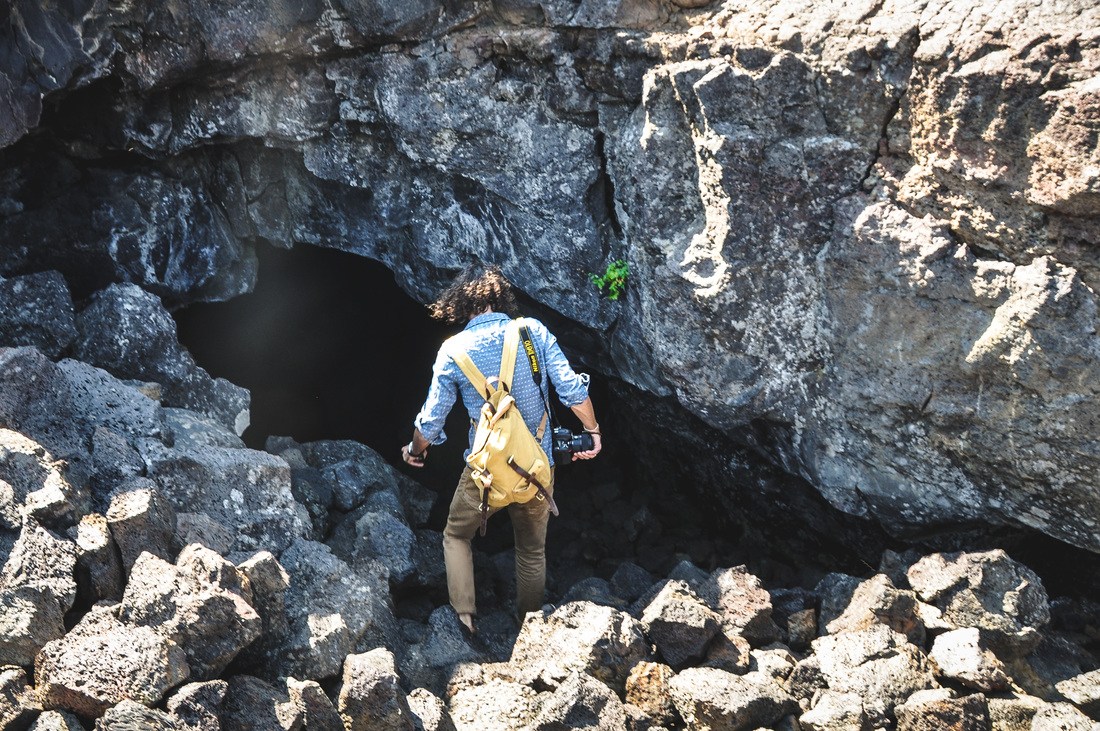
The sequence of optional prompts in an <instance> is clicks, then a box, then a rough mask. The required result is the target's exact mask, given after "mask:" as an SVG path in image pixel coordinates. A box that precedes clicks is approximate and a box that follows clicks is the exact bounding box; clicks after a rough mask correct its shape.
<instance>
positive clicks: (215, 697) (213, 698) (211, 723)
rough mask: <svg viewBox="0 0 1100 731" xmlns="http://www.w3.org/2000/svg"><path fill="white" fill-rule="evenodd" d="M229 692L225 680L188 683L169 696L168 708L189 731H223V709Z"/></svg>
mask: <svg viewBox="0 0 1100 731" xmlns="http://www.w3.org/2000/svg"><path fill="white" fill-rule="evenodd" d="M228 690H229V684H228V683H226V682H225V681H224V680H209V681H206V682H203V683H188V684H187V685H184V686H182V687H181V688H179V689H178V690H177V691H176V692H174V693H173V694H172V695H171V696H169V698H168V703H167V704H166V706H167V708H168V712H169V713H170V714H172V716H173V717H175V718H177V719H178V720H179V721H180V723H181V724H182V725H183V726H184V727H185V728H187V729H188V731H221V707H222V703H223V702H224V701H225V694H226V693H227V692H228Z"/></svg>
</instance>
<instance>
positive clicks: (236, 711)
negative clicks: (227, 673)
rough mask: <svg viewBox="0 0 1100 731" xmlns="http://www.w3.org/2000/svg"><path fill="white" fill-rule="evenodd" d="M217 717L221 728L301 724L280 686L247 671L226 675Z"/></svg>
mask: <svg viewBox="0 0 1100 731" xmlns="http://www.w3.org/2000/svg"><path fill="white" fill-rule="evenodd" d="M220 718H221V724H222V729H223V731H295V729H299V728H301V725H300V719H299V718H298V714H297V709H296V708H294V706H292V705H291V703H290V697H289V696H288V695H287V694H286V693H285V692H284V691H283V690H282V689H280V688H279V687H277V686H275V685H272V684H270V683H267V682H264V681H263V680H260V679H259V678H254V677H252V676H250V675H234V676H233V677H232V678H229V680H228V688H227V689H226V693H225V700H224V701H223V702H222V706H221V713H220Z"/></svg>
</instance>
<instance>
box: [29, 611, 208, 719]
mask: <svg viewBox="0 0 1100 731" xmlns="http://www.w3.org/2000/svg"><path fill="white" fill-rule="evenodd" d="M117 612H118V610H117V607H109V606H97V607H93V608H92V610H91V611H90V612H89V613H88V614H86V615H85V616H84V618H83V619H81V620H80V622H79V623H78V624H77V625H76V626H75V627H73V628H72V630H70V631H69V633H68V634H66V635H65V636H64V637H62V638H60V639H57V640H54V641H53V642H51V643H49V644H48V645H46V646H45V647H44V648H43V649H42V651H41V652H40V653H39V654H38V658H37V660H36V661H35V672H34V675H35V692H36V693H37V694H38V696H39V698H41V700H42V704H43V705H44V706H45V707H46V708H48V709H59V710H69V711H73V712H74V713H77V714H79V715H81V716H85V717H90V718H95V717H98V716H101V715H102V714H103V713H104V712H106V711H107V709H108V708H110V707H111V706H114V705H116V704H118V703H121V702H122V701H124V700H133V701H137V702H138V703H141V704H143V705H146V706H153V705H156V704H157V703H158V702H160V700H161V699H162V698H163V697H164V695H165V693H167V692H168V691H169V690H170V689H171V688H173V687H175V686H177V685H179V684H181V683H183V682H184V681H186V680H187V678H188V677H189V675H190V668H189V667H188V666H187V656H186V654H185V653H184V651H183V649H181V648H180V647H179V646H178V645H177V644H176V643H175V642H173V641H172V640H171V639H169V638H168V637H165V636H164V635H163V634H161V633H159V632H157V631H155V630H153V629H150V628H148V627H138V626H133V625H128V624H123V623H122V622H121V621H119V619H118V616H117Z"/></svg>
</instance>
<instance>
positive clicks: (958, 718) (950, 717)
mask: <svg viewBox="0 0 1100 731" xmlns="http://www.w3.org/2000/svg"><path fill="white" fill-rule="evenodd" d="M895 712H896V714H897V717H898V731H934V730H938V729H944V728H951V729H968V730H969V729H973V730H974V731H986V730H988V729H990V721H989V707H988V704H987V702H986V698H985V696H984V695H982V694H981V693H974V694H972V695H967V696H963V697H962V698H940V697H930V698H923V697H921V694H920V693H917V694H915V695H914V697H912V698H910V699H908V700H907V701H906V702H905V703H903V704H901V705H899V706H898V707H897V708H896V709H895Z"/></svg>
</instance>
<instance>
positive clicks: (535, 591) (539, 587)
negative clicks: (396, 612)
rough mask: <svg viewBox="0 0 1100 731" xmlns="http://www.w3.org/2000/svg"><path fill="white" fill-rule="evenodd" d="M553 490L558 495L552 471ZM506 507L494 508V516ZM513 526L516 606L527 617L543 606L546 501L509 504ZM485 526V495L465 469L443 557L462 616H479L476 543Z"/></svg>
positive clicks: (445, 532) (549, 487) (445, 536)
mask: <svg viewBox="0 0 1100 731" xmlns="http://www.w3.org/2000/svg"><path fill="white" fill-rule="evenodd" d="M546 489H547V491H548V492H549V493H550V494H551V495H553V494H554V478H553V472H551V477H550V484H549V485H547V486H546ZM498 510H500V508H489V515H490V516H492V515H493V514H494V513H496V512H497V511H498ZM508 515H509V517H511V519H512V530H513V532H514V533H515V536H516V607H517V610H518V611H519V617H520V619H521V620H522V619H523V617H524V616H526V614H527V612H535V611H538V610H539V609H541V608H542V600H543V594H544V592H545V589H546V522H547V520H548V519H549V517H550V506H549V505H548V504H547V502H546V501H545V500H538V499H532V500H529V501H527V502H526V503H523V504H518V503H515V504H512V505H509V506H508ZM480 527H481V496H480V495H479V494H478V488H477V486H476V485H475V484H474V480H473V478H472V477H471V476H470V468H469V467H467V468H466V469H465V470H464V471H463V472H462V477H460V478H459V480H458V487H456V488H455V494H454V497H453V498H452V499H451V510H450V513H449V514H448V515H447V527H446V528H445V529H444V530H443V560H444V563H446V565H447V592H448V594H449V595H450V599H451V606H452V607H454V609H455V612H457V613H458V614H477V604H476V600H475V599H474V557H473V552H472V551H471V549H470V541H471V540H472V539H473V537H474V534H476V533H477V531H478V529H479V528H480Z"/></svg>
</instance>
